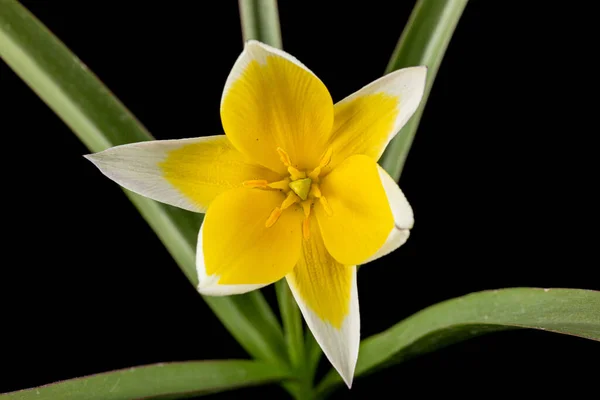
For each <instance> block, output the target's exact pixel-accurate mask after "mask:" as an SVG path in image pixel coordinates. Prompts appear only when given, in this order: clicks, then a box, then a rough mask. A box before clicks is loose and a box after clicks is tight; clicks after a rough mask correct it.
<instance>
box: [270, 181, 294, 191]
mask: <svg viewBox="0 0 600 400" xmlns="http://www.w3.org/2000/svg"><path fill="white" fill-rule="evenodd" d="M289 184H290V178H285V179H283V180H280V181H277V182H273V183H269V184H268V185H267V186H268V187H270V188H271V189H279V190H284V191H286V192H287V191H288V190H289V189H290V187H289Z"/></svg>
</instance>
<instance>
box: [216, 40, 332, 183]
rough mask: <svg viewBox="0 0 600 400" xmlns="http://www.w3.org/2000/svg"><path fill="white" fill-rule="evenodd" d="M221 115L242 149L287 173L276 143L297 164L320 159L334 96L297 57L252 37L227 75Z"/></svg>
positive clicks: (308, 164)
mask: <svg viewBox="0 0 600 400" xmlns="http://www.w3.org/2000/svg"><path fill="white" fill-rule="evenodd" d="M221 119H222V122H223V128H224V130H225V133H226V134H227V136H228V137H229V140H231V142H232V143H233V145H234V146H235V147H236V148H237V149H238V150H240V151H241V152H242V153H244V154H246V155H247V156H248V157H250V158H252V160H254V161H255V162H257V163H259V164H261V165H263V166H265V167H267V168H270V169H272V170H273V171H276V172H279V173H281V174H284V173H286V167H285V166H284V165H283V163H282V162H281V161H280V157H279V154H278V152H277V148H278V147H281V148H282V149H283V150H285V151H286V152H287V154H288V155H289V157H290V160H291V162H292V165H293V166H294V167H296V168H298V169H301V170H302V169H308V168H314V167H316V166H317V165H318V163H319V160H320V157H321V156H322V155H323V153H324V152H325V150H326V147H325V145H326V143H327V141H328V140H329V135H330V133H331V127H332V125H333V101H332V100H331V96H330V95H329V92H328V91H327V88H326V87H325V85H323V83H322V82H321V81H320V80H319V78H317V77H316V76H315V75H314V74H313V73H312V72H311V71H310V70H308V69H307V68H306V67H305V66H304V65H302V64H301V63H300V62H299V61H298V60H297V59H295V58H294V57H292V56H291V55H289V54H287V53H285V52H283V51H281V50H277V49H274V48H272V47H270V46H267V45H264V44H262V43H259V42H256V41H253V40H251V41H248V42H246V45H245V47H244V51H243V52H242V54H241V56H240V57H239V58H238V60H237V61H236V63H235V65H234V67H233V69H232V71H231V73H230V75H229V77H228V78H227V82H226V84H225V89H224V91H223V97H222V100H221Z"/></svg>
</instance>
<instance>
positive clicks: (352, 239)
mask: <svg viewBox="0 0 600 400" xmlns="http://www.w3.org/2000/svg"><path fill="white" fill-rule="evenodd" d="M321 193H322V195H323V196H324V197H325V198H326V199H327V202H326V204H328V207H325V206H324V205H323V202H318V203H316V204H315V212H316V215H317V220H318V221H319V227H320V228H321V232H322V233H323V240H324V241H325V246H326V247H327V250H329V252H330V253H331V255H332V256H333V257H334V258H335V259H336V260H337V261H339V262H340V263H342V264H345V265H357V264H361V263H362V262H364V261H366V260H368V259H369V258H370V257H371V256H373V255H374V254H375V253H376V252H377V250H379V249H380V248H381V246H383V244H384V243H385V241H386V239H387V237H388V235H389V233H390V231H391V230H392V228H393V226H394V217H393V215H392V211H391V209H390V206H389V202H388V199H387V196H386V193H385V190H384V189H383V185H382V183H381V179H380V177H379V172H378V169H377V163H376V162H375V161H373V160H372V159H371V158H369V157H367V156H364V155H356V156H352V157H349V158H347V159H346V160H345V161H344V162H342V163H341V164H339V165H338V166H337V167H336V168H335V169H334V170H333V171H332V172H331V173H330V174H329V175H327V176H326V177H325V178H323V180H322V182H321ZM326 208H329V209H330V210H327V209H326Z"/></svg>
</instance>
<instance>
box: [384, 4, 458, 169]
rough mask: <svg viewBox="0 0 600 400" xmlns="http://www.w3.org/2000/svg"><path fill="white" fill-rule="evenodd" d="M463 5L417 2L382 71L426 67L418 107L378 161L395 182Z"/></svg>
mask: <svg viewBox="0 0 600 400" xmlns="http://www.w3.org/2000/svg"><path fill="white" fill-rule="evenodd" d="M467 1H468V0H451V1H450V0H448V1H440V0H418V1H417V4H415V7H414V8H413V11H412V13H411V15H410V18H409V20H408V22H407V23H406V27H405V28H404V30H403V31H402V35H401V36H400V39H399V40H398V44H397V45H396V49H395V50H394V54H393V55H392V57H391V59H390V62H389V64H388V66H387V68H386V70H385V73H386V74H387V73H389V72H392V71H395V70H397V69H400V68H404V67H411V66H415V65H426V66H427V83H426V85H425V94H423V100H421V105H420V106H419V108H417V111H416V112H415V114H414V115H413V116H412V117H411V119H410V120H409V121H408V122H407V123H406V125H404V127H403V128H402V129H401V130H400V132H399V133H398V134H397V135H396V137H395V138H394V139H393V140H392V141H391V142H390V143H389V144H388V146H387V148H386V149H385V153H384V154H383V156H382V157H381V160H380V163H381V166H382V167H383V168H384V169H385V170H386V171H387V172H388V173H389V174H390V176H392V177H394V178H395V179H396V180H398V178H399V177H400V174H401V173H402V168H403V167H404V162H405V161H406V157H407V156H408V151H409V150H410V146H411V145H412V141H413V138H414V137H415V133H416V132H417V127H418V126H419V122H420V121H421V115H422V114H423V110H424V109H425V104H426V103H427V98H428V97H429V92H430V91H431V87H432V86H433V81H434V80H435V76H436V74H437V71H438V68H439V67H440V64H441V63H442V59H443V58H444V54H445V53H446V48H447V47H448V43H450V39H451V38H452V34H453V33H454V29H455V28H456V25H457V24H458V20H459V19H460V17H461V15H462V12H463V10H464V8H465V6H466V5H467Z"/></svg>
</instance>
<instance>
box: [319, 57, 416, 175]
mask: <svg viewBox="0 0 600 400" xmlns="http://www.w3.org/2000/svg"><path fill="white" fill-rule="evenodd" d="M426 77H427V67H424V66H418V67H409V68H403V69H400V70H397V71H394V72H391V73H389V74H387V75H385V76H383V77H382V78H379V79H377V80H376V81H374V82H372V83H370V84H368V85H366V86H364V87H363V88H362V89H360V90H358V91H356V92H354V93H353V94H351V95H349V96H348V97H346V98H344V99H343V100H341V101H339V102H337V103H336V104H335V106H334V110H335V117H334V125H333V129H332V136H331V139H330V140H331V146H332V148H333V155H332V160H331V163H330V165H329V166H328V167H327V168H325V170H324V171H327V172H328V171H329V170H331V169H332V168H334V167H335V166H336V165H337V164H339V163H341V162H343V161H344V160H345V159H346V158H348V157H350V156H352V155H354V154H364V155H367V156H369V157H371V158H373V159H374V160H375V161H377V160H378V159H379V158H380V157H381V155H382V154H383V152H384V150H385V148H386V147H387V145H388V143H389V142H390V140H392V139H393V138H394V136H396V134H397V133H398V131H399V130H400V129H401V128H402V127H403V126H404V125H405V124H406V122H407V121H408V120H409V119H410V118H411V117H412V116H413V114H414V113H415V111H416V110H417V108H418V106H419V104H420V102H421V99H422V98H423V93H424V91H425V82H426Z"/></svg>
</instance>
